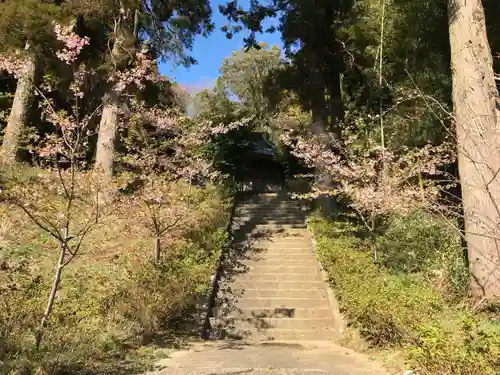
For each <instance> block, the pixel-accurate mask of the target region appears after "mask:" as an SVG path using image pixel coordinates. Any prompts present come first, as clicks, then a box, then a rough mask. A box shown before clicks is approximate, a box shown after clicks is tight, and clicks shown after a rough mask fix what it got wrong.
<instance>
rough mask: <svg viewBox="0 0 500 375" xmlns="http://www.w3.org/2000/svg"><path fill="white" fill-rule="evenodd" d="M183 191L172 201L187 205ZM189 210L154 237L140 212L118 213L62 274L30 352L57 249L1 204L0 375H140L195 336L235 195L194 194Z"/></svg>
mask: <svg viewBox="0 0 500 375" xmlns="http://www.w3.org/2000/svg"><path fill="white" fill-rule="evenodd" d="M186 189H188V188H187V186H185V185H183V184H181V183H179V184H177V186H175V187H174V188H173V190H172V193H171V199H172V205H174V204H176V203H175V202H181V201H183V200H184V201H185V194H186ZM189 193H190V209H189V210H188V212H187V213H186V215H185V216H183V217H182V220H180V221H179V223H178V225H176V226H175V227H174V228H172V229H171V230H169V231H168V232H166V233H165V234H164V235H163V237H162V258H161V259H162V260H161V263H160V264H157V265H154V264H153V263H152V262H151V257H152V253H153V245H154V238H153V237H152V234H151V232H150V230H148V228H146V227H145V226H144V225H142V223H141V219H140V218H141V217H142V216H143V215H142V214H141V212H139V208H137V207H135V208H134V207H132V206H124V207H118V209H117V210H114V211H113V212H112V214H110V215H108V216H106V217H104V218H103V220H102V221H101V222H100V223H99V224H98V225H97V227H96V228H95V229H94V230H93V231H92V232H91V233H90V234H89V235H88V237H87V238H86V240H85V241H84V243H83V246H82V249H81V251H80V252H79V254H78V255H77V256H76V257H75V258H74V259H73V261H72V262H71V263H70V264H69V265H68V266H67V267H66V268H65V269H64V271H63V275H62V282H61V286H60V289H59V291H58V295H57V298H56V303H55V306H54V311H53V313H52V315H51V317H50V320H49V323H48V327H47V329H46V331H45V333H44V336H43V341H42V347H41V349H40V350H39V351H37V350H35V348H34V345H33V335H34V331H35V330H36V328H37V325H38V324H39V321H40V319H41V316H42V314H43V311H44V309H45V304H46V302H47V297H48V294H49V290H50V285H51V281H52V277H53V268H54V264H55V261H56V257H57V244H56V243H55V241H54V240H53V239H51V238H50V237H49V236H47V234H46V233H44V232H43V231H41V230H40V229H39V228H38V227H36V226H34V225H32V224H31V223H30V222H29V220H27V218H26V216H25V215H24V214H23V213H22V212H21V211H20V210H19V209H18V208H16V207H14V206H11V205H8V204H5V203H3V204H2V205H0V217H1V218H2V219H1V220H0V373H2V374H35V373H36V374H37V375H42V374H136V373H138V372H141V371H144V370H145V369H148V368H150V366H151V365H152V364H153V363H154V362H155V359H157V358H158V356H159V355H161V353H164V352H165V351H164V350H161V348H172V347H176V346H179V345H182V343H183V342H185V341H186V340H189V339H191V338H193V337H195V336H196V335H197V333H198V331H197V330H198V328H199V324H200V323H201V319H200V316H199V314H200V309H199V305H200V303H202V302H203V301H204V298H205V297H206V294H207V292H208V288H209V285H210V276H211V274H212V272H213V271H214V267H215V263H216V260H217V258H218V256H219V254H220V251H221V250H222V249H223V248H224V247H225V246H226V245H227V241H228V238H227V233H226V231H225V227H226V223H227V220H228V215H229V206H230V196H229V195H228V194H226V193H224V192H221V191H220V189H218V188H216V187H214V186H207V187H203V188H201V187H198V188H194V187H192V188H190V189H189Z"/></svg>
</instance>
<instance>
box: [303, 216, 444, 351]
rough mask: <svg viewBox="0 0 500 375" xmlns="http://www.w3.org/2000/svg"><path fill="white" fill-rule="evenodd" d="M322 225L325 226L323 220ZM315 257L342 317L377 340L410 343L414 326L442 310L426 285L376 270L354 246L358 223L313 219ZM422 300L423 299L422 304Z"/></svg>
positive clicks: (371, 339)
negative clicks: (338, 225)
mask: <svg viewBox="0 0 500 375" xmlns="http://www.w3.org/2000/svg"><path fill="white" fill-rule="evenodd" d="M327 226H328V225H327ZM313 227H314V228H315V233H316V236H317V237H318V238H319V241H318V246H317V251H318V256H319V258H320V260H321V262H322V264H323V266H324V267H325V269H326V271H327V273H328V274H329V275H330V280H331V282H332V283H333V284H334V286H335V288H336V291H337V296H338V299H339V302H340V304H341V307H342V309H343V312H344V313H345V314H346V316H347V318H348V319H349V320H350V321H351V322H353V323H354V324H355V325H356V326H357V328H358V329H359V330H360V331H361V333H362V334H363V335H364V336H365V337H367V338H368V339H369V340H370V341H372V342H374V343H376V344H380V345H392V344H403V343H409V342H413V340H414V339H415V337H414V327H416V326H418V325H419V324H421V323H422V322H424V321H426V320H428V319H431V318H432V316H435V315H436V314H439V313H440V311H442V308H443V307H442V303H441V300H440V298H439V296H438V295H437V294H436V293H434V292H433V291H432V290H431V289H430V288H428V286H427V285H425V284H424V285H422V284H420V283H418V282H415V281H412V280H410V279H405V278H402V277H400V276H398V275H391V274H389V273H384V272H382V271H381V270H380V269H379V268H378V267H377V266H376V265H375V264H373V261H372V258H371V254H370V253H368V252H364V251H359V250H357V246H356V245H359V244H360V243H361V242H360V241H359V240H356V239H355V237H354V236H353V235H352V232H353V231H356V230H357V229H358V228H356V227H349V226H345V225H344V226H343V227H342V228H337V229H334V228H335V226H334V225H331V228H329V229H326V230H325V223H323V224H322V227H323V228H322V229H319V227H318V226H317V225H315V224H313ZM423 302H425V303H423Z"/></svg>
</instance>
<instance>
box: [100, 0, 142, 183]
mask: <svg viewBox="0 0 500 375" xmlns="http://www.w3.org/2000/svg"><path fill="white" fill-rule="evenodd" d="M120 8H121V9H124V5H123V3H122V1H120ZM131 21H132V22H131ZM116 30H117V31H116V39H115V41H114V44H113V50H112V51H111V60H112V62H113V64H114V66H115V69H123V68H124V67H126V66H127V64H128V62H129V60H130V57H131V51H133V52H135V48H136V43H137V40H138V30H139V11H138V9H126V10H125V11H124V12H123V13H120V15H119V16H118V18H117V25H116ZM103 102H104V106H103V109H102V115H101V121H100V123H99V134H98V136H97V148H96V156H95V163H94V170H95V171H96V172H99V173H102V174H103V176H104V177H105V178H106V179H110V178H111V177H112V176H113V161H114V154H115V142H116V135H117V130H118V108H119V106H120V94H119V92H118V90H115V87H111V88H110V89H109V91H108V92H106V94H105V95H104V98H103Z"/></svg>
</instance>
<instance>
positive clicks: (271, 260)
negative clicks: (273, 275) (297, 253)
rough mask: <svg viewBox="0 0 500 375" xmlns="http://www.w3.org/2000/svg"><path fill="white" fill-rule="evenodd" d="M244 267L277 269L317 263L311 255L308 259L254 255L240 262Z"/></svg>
mask: <svg viewBox="0 0 500 375" xmlns="http://www.w3.org/2000/svg"><path fill="white" fill-rule="evenodd" d="M241 263H243V264H244V265H246V266H249V267H259V266H265V267H278V266H283V267H285V266H286V267H294V266H311V267H313V266H316V265H317V264H318V261H317V260H316V258H315V257H313V255H312V254H310V255H309V256H308V257H300V258H299V257H297V258H290V257H284V256H269V254H256V255H254V256H253V257H252V258H251V259H245V260H244V261H242V262H241Z"/></svg>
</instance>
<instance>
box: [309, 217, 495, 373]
mask: <svg viewBox="0 0 500 375" xmlns="http://www.w3.org/2000/svg"><path fill="white" fill-rule="evenodd" d="M310 225H311V227H312V230H313V232H314V235H315V237H316V239H317V251H318V256H319V258H320V260H321V262H322V264H323V266H324V267H325V269H326V271H327V273H328V275H329V281H330V283H331V285H332V287H333V288H334V290H335V292H336V295H337V297H338V299H339V303H340V307H341V310H342V313H343V314H344V315H345V317H346V319H347V321H348V324H349V325H350V326H351V327H354V328H355V329H357V330H358V331H359V332H360V334H361V335H362V336H363V337H364V338H366V339H367V340H368V341H369V343H371V345H373V346H374V347H378V348H386V349H387V348H394V347H397V348H400V349H402V350H403V352H404V355H405V358H406V360H407V361H408V366H410V367H411V368H413V369H415V370H414V371H416V372H417V373H421V374H434V375H435V374H450V375H451V374H470V375H472V374H474V375H479V374H481V375H483V374H498V373H499V371H500V319H499V317H498V316H497V317H496V319H495V317H494V316H492V314H491V313H489V314H488V313H487V312H486V311H485V310H480V309H477V310H474V308H473V307H472V306H469V305H468V304H467V299H466V290H465V289H464V285H467V274H468V273H467V268H466V263H465V261H464V259H463V250H462V247H461V245H460V238H459V236H458V235H456V234H455V233H454V232H453V231H452V230H450V229H449V227H448V226H447V223H445V222H443V220H442V219H440V218H436V217H432V216H430V215H428V214H424V213H422V212H416V213H413V214H411V215H410V216H408V217H406V218H402V217H393V218H391V219H389V220H388V222H387V224H386V226H385V228H384V231H383V232H382V233H381V234H380V235H379V236H378V237H377V239H376V242H377V248H378V251H379V252H380V254H381V257H380V261H379V263H378V264H375V263H374V262H373V259H372V256H371V252H370V248H369V246H368V244H367V243H366V240H365V239H363V238H364V233H363V232H364V231H363V228H362V227H360V226H358V225H357V224H355V221H354V220H349V219H345V220H343V219H342V220H341V219H339V220H336V221H328V220H327V219H324V218H321V217H320V216H313V217H312V218H311V219H310Z"/></svg>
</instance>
